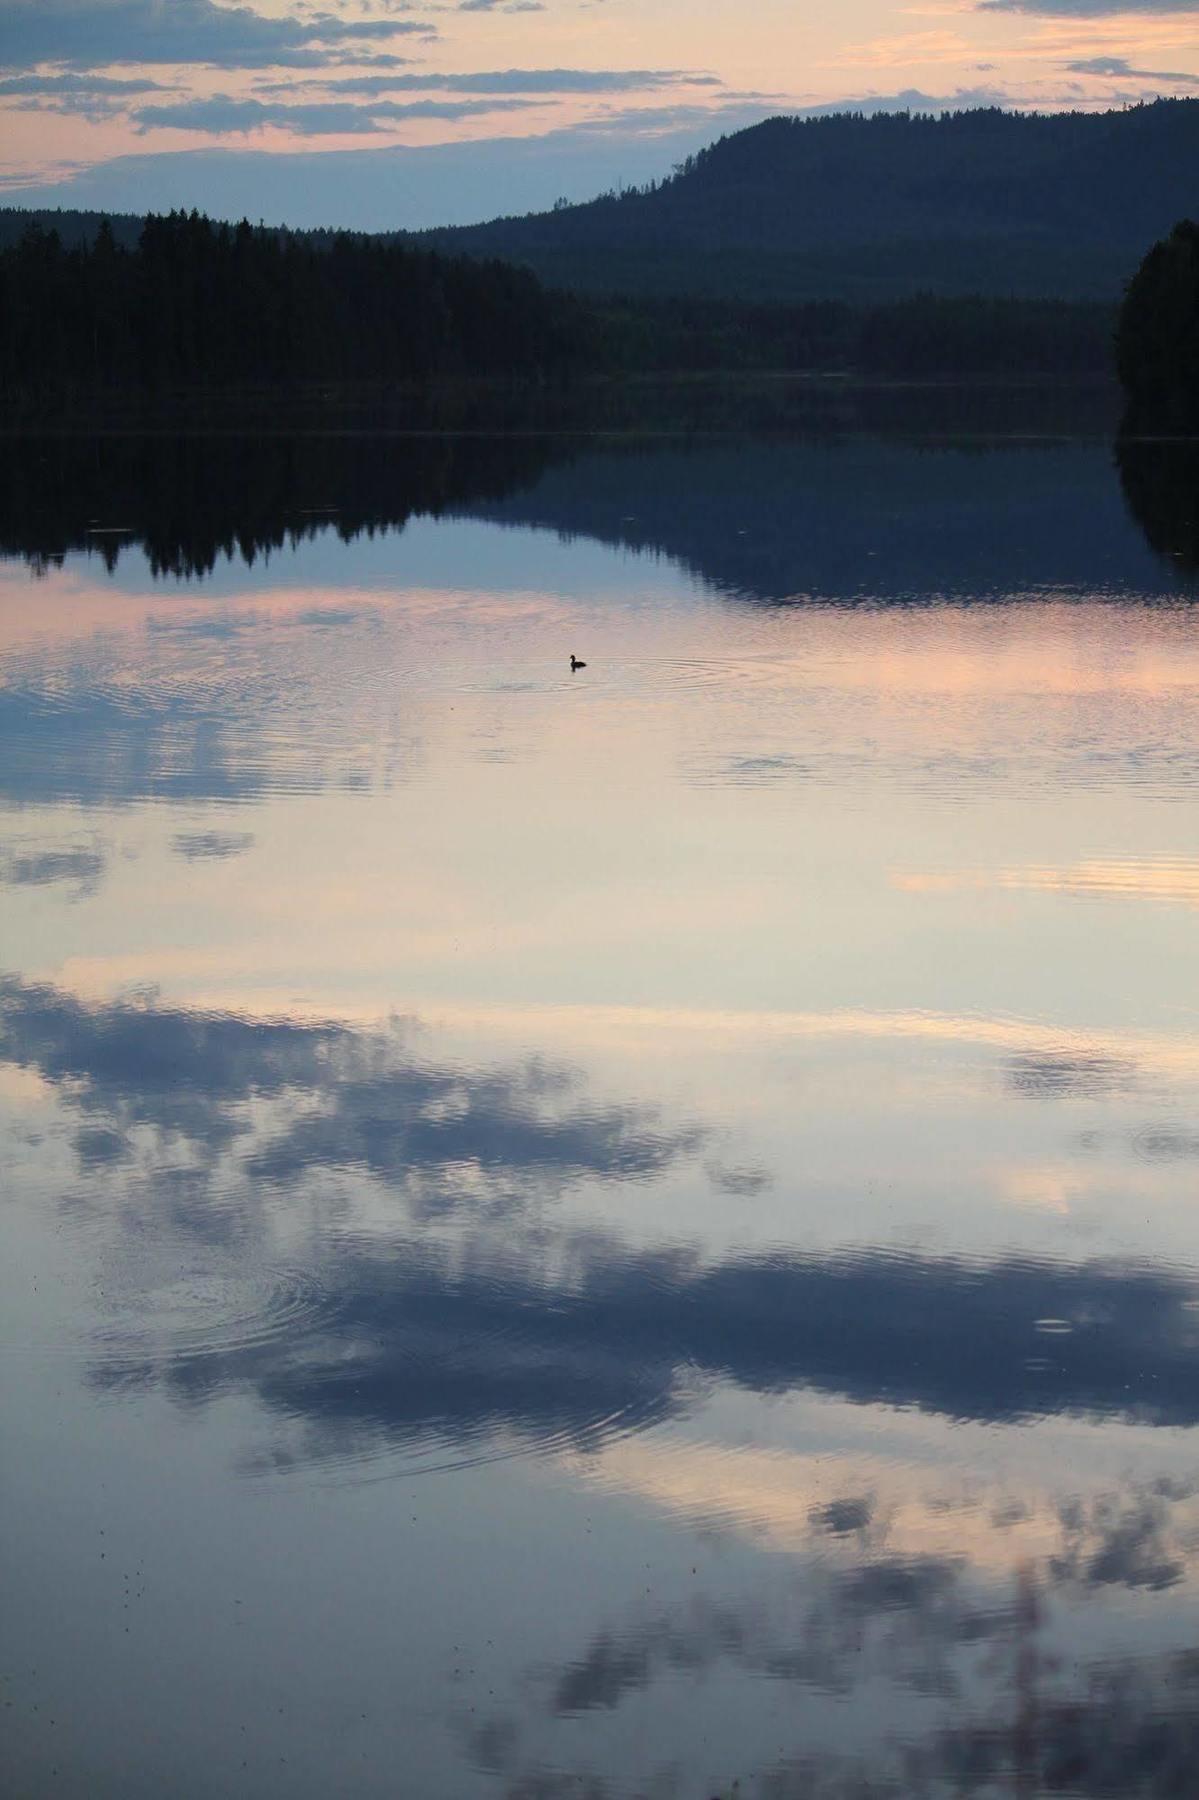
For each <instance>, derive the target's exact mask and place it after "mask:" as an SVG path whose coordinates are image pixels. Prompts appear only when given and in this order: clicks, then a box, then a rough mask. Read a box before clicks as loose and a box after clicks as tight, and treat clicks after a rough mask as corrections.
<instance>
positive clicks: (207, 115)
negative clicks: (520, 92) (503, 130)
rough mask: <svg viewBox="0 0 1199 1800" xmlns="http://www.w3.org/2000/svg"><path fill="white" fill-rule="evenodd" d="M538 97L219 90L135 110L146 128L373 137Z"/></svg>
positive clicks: (506, 108) (510, 107) (519, 107)
mask: <svg viewBox="0 0 1199 1800" xmlns="http://www.w3.org/2000/svg"><path fill="white" fill-rule="evenodd" d="M538 104H539V102H537V101H535V100H508V99H494V100H482V99H480V100H411V101H406V102H400V101H395V100H379V101H374V102H372V103H370V104H367V105H364V106H355V105H354V104H353V103H352V102H349V101H321V100H315V101H312V102H310V103H309V104H307V105H299V106H289V105H287V104H286V103H285V102H283V101H273V102H267V101H263V100H238V99H234V98H233V96H232V95H230V94H213V95H211V96H210V97H209V98H207V99H204V100H180V101H177V102H175V103H173V104H171V105H165V106H142V107H138V108H137V110H136V111H135V112H134V113H133V115H132V118H133V122H134V124H135V125H136V126H137V129H138V130H139V131H140V132H143V133H144V132H147V131H162V130H167V131H204V132H208V133H210V134H211V135H213V136H216V137H222V136H225V135H226V134H228V133H230V132H247V131H259V130H262V129H263V128H264V127H267V126H274V127H275V128H276V129H278V130H280V131H290V132H294V133H295V134H296V135H297V136H300V137H322V136H327V137H334V136H347V137H348V136H355V137H368V136H372V135H376V134H378V133H380V132H382V131H384V130H385V129H386V124H385V121H390V122H391V123H392V124H396V123H399V122H402V121H404V120H407V119H466V118H471V117H474V116H475V115H477V114H480V113H499V112H519V111H523V110H524V109H526V108H528V107H531V106H536V105H538Z"/></svg>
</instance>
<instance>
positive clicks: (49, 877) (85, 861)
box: [0, 844, 108, 900]
mask: <svg viewBox="0 0 1199 1800" xmlns="http://www.w3.org/2000/svg"><path fill="white" fill-rule="evenodd" d="M107 866H108V865H107V858H106V857H105V856H104V854H103V852H102V851H101V850H99V849H97V848H96V846H95V845H94V844H92V845H71V846H69V847H64V848H53V849H41V850H32V849H31V850H10V849H5V848H3V847H0V886H3V887H55V886H58V885H59V884H63V883H65V884H71V885H73V886H74V888H75V892H74V894H73V895H72V898H73V899H76V900H83V899H86V898H87V897H89V896H90V895H92V894H94V893H95V892H96V889H97V888H98V887H99V885H100V882H101V880H102V879H103V876H104V871H105V869H106V868H107Z"/></svg>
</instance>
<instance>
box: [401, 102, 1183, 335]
mask: <svg viewBox="0 0 1199 1800" xmlns="http://www.w3.org/2000/svg"><path fill="white" fill-rule="evenodd" d="M1197 212H1199V100H1161V101H1155V102H1153V103H1152V104H1149V105H1143V106H1135V107H1127V108H1124V109H1122V110H1120V111H1116V112H1104V113H1077V112H1075V113H1055V114H1021V113H1005V112H1002V111H1000V110H998V109H986V110H979V111H969V112H959V113H952V114H946V115H943V116H941V117H931V116H925V115H910V114H906V113H890V114H888V113H880V114H876V115H874V116H871V117H864V116H862V115H858V114H839V115H836V116H832V117H822V118H816V119H792V118H774V119H767V120H765V121H763V123H762V124H760V125H755V126H751V127H749V128H748V129H747V130H744V131H740V132H737V133H735V134H734V135H732V136H730V137H726V138H722V139H721V140H720V141H719V142H718V143H715V144H713V145H712V146H711V147H710V148H709V149H707V150H705V151H703V152H702V153H701V154H700V155H699V156H697V157H695V158H693V159H691V160H690V161H689V162H688V163H687V164H685V165H683V166H682V168H680V169H679V170H678V171H676V173H675V174H674V175H673V176H672V177H671V178H669V179H668V180H666V181H664V182H662V183H660V184H658V185H656V186H654V187H651V188H650V189H647V190H641V191H637V192H631V193H625V194H620V195H606V196H603V197H601V198H599V199H596V200H593V201H590V202H588V203H586V204H584V205H579V206H567V207H560V208H558V209H556V210H555V211H553V212H549V213H538V214H530V215H528V216H526V217H523V218H506V219H497V220H495V221H493V222H491V223H489V224H485V225H474V226H464V227H458V228H455V229H452V230H443V231H437V232H431V233H423V234H421V236H422V238H423V240H424V241H427V242H432V243H436V244H437V245H438V246H439V247H442V248H446V249H453V250H455V251H465V252H468V253H470V254H472V255H487V256H503V257H506V258H510V259H513V260H516V261H519V262H523V263H526V264H528V265H529V266H530V267H531V268H533V269H534V270H536V272H537V273H538V274H539V275H540V276H542V278H543V279H545V280H547V281H550V282H553V283H555V284H560V285H564V286H568V287H575V288H578V289H581V290H585V291H590V292H609V293H613V292H624V293H638V292H639V293H660V294H661V293H703V294H709V295H739V296H742V297H753V298H761V299H779V300H788V299H797V298H818V297H829V298H841V299H857V300H873V299H882V298H890V297H894V296H897V295H903V294H910V293H914V292H918V291H926V292H934V293H945V294H954V293H958V294H960V293H971V292H974V293H980V292H981V293H992V294H1020V295H1027V296H1056V297H1061V298H1070V299H1087V298H1095V299H1114V298H1116V297H1118V296H1119V294H1120V292H1121V290H1122V287H1123V284H1124V282H1125V281H1126V280H1127V279H1128V277H1129V275H1130V274H1131V272H1132V270H1133V269H1134V268H1135V267H1136V265H1137V263H1138V261H1139V260H1140V257H1141V256H1142V255H1143V253H1144V251H1145V248H1146V246H1147V245H1148V244H1149V243H1151V242H1152V241H1153V240H1154V239H1155V238H1157V237H1160V236H1161V235H1163V233H1165V232H1166V231H1168V230H1169V229H1170V227H1171V226H1172V225H1173V224H1174V222H1175V220H1176V219H1178V218H1180V217H1183V216H1185V215H1188V214H1192V215H1193V214H1195V213H1197Z"/></svg>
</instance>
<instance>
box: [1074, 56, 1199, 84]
mask: <svg viewBox="0 0 1199 1800" xmlns="http://www.w3.org/2000/svg"><path fill="white" fill-rule="evenodd" d="M1063 66H1064V67H1065V68H1066V70H1067V71H1068V72H1069V73H1070V74H1071V75H1110V76H1115V77H1117V78H1118V79H1120V80H1134V81H1168V82H1171V83H1172V84H1173V85H1174V86H1176V87H1177V86H1184V87H1199V75H1193V74H1192V75H1188V74H1187V73H1185V71H1182V70H1178V69H1134V68H1132V67H1131V66H1130V64H1129V62H1128V59H1127V58H1126V57H1123V56H1087V57H1084V58H1082V60H1081V61H1079V62H1069V63H1066V64H1064V65H1063Z"/></svg>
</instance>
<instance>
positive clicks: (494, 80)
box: [258, 69, 723, 95]
mask: <svg viewBox="0 0 1199 1800" xmlns="http://www.w3.org/2000/svg"><path fill="white" fill-rule="evenodd" d="M722 85H723V84H722V83H721V81H720V79H719V78H718V77H717V76H715V75H689V74H688V73H687V72H686V71H685V70H682V69H487V70H482V71H477V72H476V73H474V74H469V75H455V74H449V73H447V74H434V73H431V72H422V73H420V74H415V75H413V74H407V75H350V76H343V77H341V78H339V79H337V80H333V81H320V80H308V81H302V82H270V83H263V84H261V85H260V86H259V88H258V92H259V93H262V94H283V93H294V92H295V91H296V88H297V87H303V88H321V89H324V90H325V91H327V92H330V93H336V94H364V95H371V94H390V93H401V92H403V93H407V92H410V91H411V92H422V91H424V90H426V89H445V90H447V91H449V92H452V93H456V94H621V93H627V92H631V91H636V90H637V89H639V88H663V87H708V88H718V87H721V86H722Z"/></svg>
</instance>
